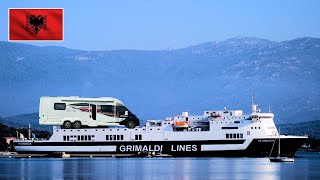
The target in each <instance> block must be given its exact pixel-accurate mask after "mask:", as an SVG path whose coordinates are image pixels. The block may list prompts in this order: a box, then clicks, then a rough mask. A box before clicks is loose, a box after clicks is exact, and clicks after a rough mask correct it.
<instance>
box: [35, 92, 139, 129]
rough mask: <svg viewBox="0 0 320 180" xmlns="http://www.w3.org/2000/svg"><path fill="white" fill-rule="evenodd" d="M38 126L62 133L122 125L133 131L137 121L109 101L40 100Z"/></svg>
mask: <svg viewBox="0 0 320 180" xmlns="http://www.w3.org/2000/svg"><path fill="white" fill-rule="evenodd" d="M39 123H40V124H42V125H53V126H62V127H63V128H64V129H71V128H74V129H79V128H81V127H97V126H117V125H125V126H127V127H128V128H135V127H136V126H139V125H140V122H139V119H138V118H137V117H136V116H135V115H134V114H132V113H131V112H130V111H129V110H128V109H127V108H126V107H125V106H124V104H123V103H122V102H121V101H120V100H118V99H116V98H112V97H99V98H83V97H78V96H70V97H41V98H40V108H39Z"/></svg>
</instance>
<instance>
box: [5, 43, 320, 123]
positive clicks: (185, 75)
mask: <svg viewBox="0 0 320 180" xmlns="http://www.w3.org/2000/svg"><path fill="white" fill-rule="evenodd" d="M0 67H1V71H0V92H2V93H0V99H1V100H2V102H1V103H0V109H1V111H0V116H2V117H5V116H14V115H18V114H28V113H34V112H38V108H39V99H40V97H41V96H84V97H99V96H112V97H116V98H118V99H120V100H122V101H123V102H124V103H125V104H126V105H127V107H128V108H129V109H130V110H131V111H132V112H133V113H135V114H136V115H137V116H138V117H139V118H140V119H142V120H146V119H161V118H165V117H172V116H173V115H174V114H178V113H181V112H182V111H189V112H190V114H202V111H204V110H215V109H223V108H224V107H227V108H229V109H244V111H245V112H246V113H250V104H251V96H252V95H254V96H255V99H256V101H257V102H258V103H259V105H260V108H261V110H262V111H268V110H269V107H270V108H271V111H272V112H274V113H275V121H276V122H277V123H289V122H304V121H312V120H317V119H320V115H319V114H320V107H319V104H320V83H319V80H320V74H319V73H318V72H320V71H319V70H320V39H319V38H311V37H304V38H297V39H293V40H288V41H283V42H275V41H270V40H266V39H259V38H252V37H236V38H231V39H228V40H225V41H213V42H207V43H203V44H200V45H195V46H190V47H186V48H182V49H175V50H162V51H143V50H114V51H82V50H74V49H68V48H63V47H52V46H51V47H39V46H32V45H25V44H20V43H9V42H0Z"/></svg>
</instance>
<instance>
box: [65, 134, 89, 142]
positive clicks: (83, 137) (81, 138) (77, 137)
mask: <svg viewBox="0 0 320 180" xmlns="http://www.w3.org/2000/svg"><path fill="white" fill-rule="evenodd" d="M93 138H94V135H81V136H80V135H70V136H63V141H76V140H77V141H91V140H93Z"/></svg>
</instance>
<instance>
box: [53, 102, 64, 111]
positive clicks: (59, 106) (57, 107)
mask: <svg viewBox="0 0 320 180" xmlns="http://www.w3.org/2000/svg"><path fill="white" fill-rule="evenodd" d="M54 110H66V103H54Z"/></svg>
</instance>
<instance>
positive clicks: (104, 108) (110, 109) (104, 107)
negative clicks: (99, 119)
mask: <svg viewBox="0 0 320 180" xmlns="http://www.w3.org/2000/svg"><path fill="white" fill-rule="evenodd" d="M101 112H106V113H114V108H113V106H112V105H101Z"/></svg>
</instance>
